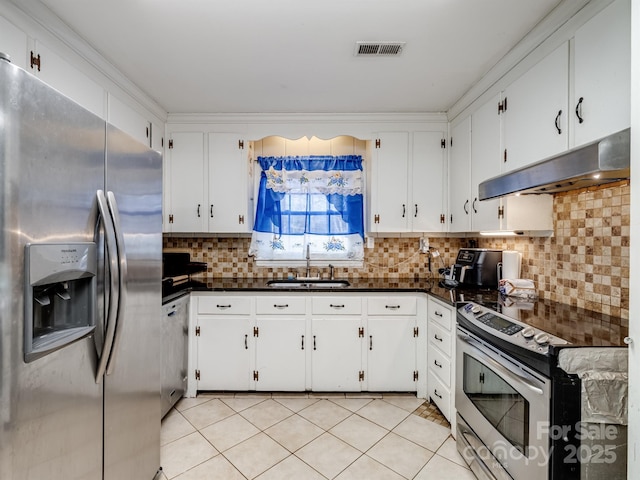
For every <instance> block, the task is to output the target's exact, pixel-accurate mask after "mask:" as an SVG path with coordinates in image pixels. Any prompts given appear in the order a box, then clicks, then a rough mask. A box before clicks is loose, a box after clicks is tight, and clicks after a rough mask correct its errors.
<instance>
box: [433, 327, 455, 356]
mask: <svg viewBox="0 0 640 480" xmlns="http://www.w3.org/2000/svg"><path fill="white" fill-rule="evenodd" d="M429 342H431V345H434V346H435V347H437V348H439V349H440V350H442V352H443V353H444V354H445V355H446V356H447V357H448V358H451V334H450V333H449V332H448V331H447V330H445V329H444V328H442V327H441V326H440V325H438V324H437V323H435V322H433V321H432V322H430V323H429Z"/></svg>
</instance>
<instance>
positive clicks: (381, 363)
mask: <svg viewBox="0 0 640 480" xmlns="http://www.w3.org/2000/svg"><path fill="white" fill-rule="evenodd" d="M415 326H416V319H415V317H392V318H372V317H369V319H368V321H367V331H366V334H367V336H366V341H367V344H366V348H367V371H366V372H365V381H366V382H367V385H368V390H369V391H371V392H384V391H387V392H410V391H415V390H416V380H415V378H414V372H415V371H416V338H415V337H414V328H415Z"/></svg>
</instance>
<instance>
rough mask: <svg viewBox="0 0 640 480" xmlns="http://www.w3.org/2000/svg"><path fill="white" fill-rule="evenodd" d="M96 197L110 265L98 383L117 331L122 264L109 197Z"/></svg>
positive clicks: (99, 191) (99, 194) (97, 374)
mask: <svg viewBox="0 0 640 480" xmlns="http://www.w3.org/2000/svg"><path fill="white" fill-rule="evenodd" d="M96 198H97V201H98V210H99V212H100V221H101V222H102V224H103V226H104V234H105V242H106V244H107V245H106V246H107V248H106V251H107V263H108V265H109V285H110V286H109V301H108V304H107V312H106V315H105V317H106V327H107V330H106V332H105V335H104V343H103V345H102V352H101V353H100V358H99V360H98V369H97V371H96V383H100V382H101V381H102V377H103V376H104V372H105V370H106V369H107V360H109V355H110V353H111V349H112V347H113V338H114V335H115V332H116V320H117V315H118V303H119V294H120V291H119V286H118V279H119V277H120V272H119V269H120V266H119V264H118V256H117V253H116V252H117V244H116V234H115V230H114V227H113V220H112V219H111V214H110V213H109V206H108V204H107V199H106V197H105V195H104V192H103V191H102V190H98V191H97V192H96Z"/></svg>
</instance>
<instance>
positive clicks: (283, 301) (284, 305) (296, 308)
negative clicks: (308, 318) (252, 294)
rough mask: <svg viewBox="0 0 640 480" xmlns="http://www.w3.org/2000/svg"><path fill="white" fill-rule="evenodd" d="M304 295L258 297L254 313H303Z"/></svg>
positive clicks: (305, 300)
mask: <svg viewBox="0 0 640 480" xmlns="http://www.w3.org/2000/svg"><path fill="white" fill-rule="evenodd" d="M306 303H307V299H306V296H296V297H272V296H270V295H269V296H266V297H258V298H257V299H256V313H257V314H258V315H304V314H305V312H306Z"/></svg>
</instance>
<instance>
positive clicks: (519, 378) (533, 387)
mask: <svg viewBox="0 0 640 480" xmlns="http://www.w3.org/2000/svg"><path fill="white" fill-rule="evenodd" d="M458 338H459V339H460V340H462V341H463V342H465V343H466V344H468V345H471V346H472V347H473V348H475V349H476V350H477V351H478V352H479V353H480V355H481V356H482V360H483V361H485V362H486V363H488V364H489V365H491V366H492V367H493V368H495V369H496V370H498V372H500V373H501V374H502V375H504V376H505V377H508V378H510V379H511V380H514V381H518V382H520V383H522V384H524V385H525V386H526V387H527V388H528V389H529V390H531V391H532V392H534V393H537V394H538V395H544V391H543V390H542V389H541V388H540V387H538V386H537V385H534V384H533V383H531V380H529V379H528V378H527V377H524V376H522V375H519V374H517V373H515V372H513V371H512V370H509V369H508V368H506V367H505V366H503V365H502V364H501V363H500V362H498V361H496V360H494V359H493V358H491V357H490V356H489V355H487V354H486V353H484V352H483V350H482V344H480V343H478V342H477V341H475V340H474V339H473V338H471V337H469V336H468V335H465V334H464V333H460V332H458Z"/></svg>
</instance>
